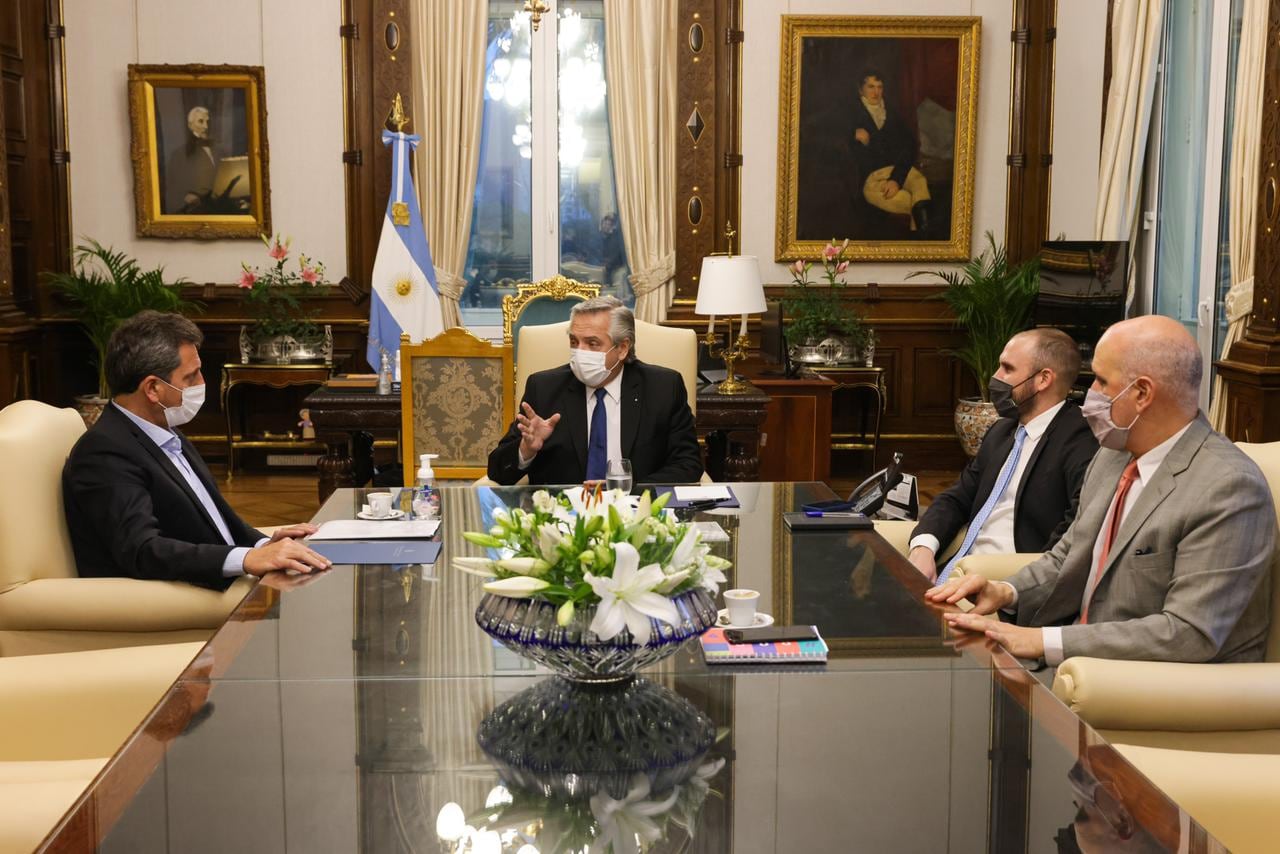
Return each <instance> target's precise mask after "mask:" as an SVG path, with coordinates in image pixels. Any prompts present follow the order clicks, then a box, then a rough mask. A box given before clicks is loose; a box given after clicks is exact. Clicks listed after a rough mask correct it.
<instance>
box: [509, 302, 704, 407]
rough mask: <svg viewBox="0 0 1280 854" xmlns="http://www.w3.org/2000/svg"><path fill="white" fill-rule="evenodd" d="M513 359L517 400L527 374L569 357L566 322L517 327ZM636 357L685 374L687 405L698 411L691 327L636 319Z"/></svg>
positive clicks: (695, 348)
mask: <svg viewBox="0 0 1280 854" xmlns="http://www.w3.org/2000/svg"><path fill="white" fill-rule="evenodd" d="M519 342H520V346H519V352H520V353H521V357H520V359H519V361H517V363H516V401H517V402H519V401H520V400H521V399H522V398H523V397H524V384H525V382H526V381H527V380H528V379H529V375H530V374H532V373H536V372H537V371H545V370H547V369H548V368H555V367H558V366H560V365H563V364H565V363H566V362H568V361H569V322H568V321H567V320H566V321H564V322H563V323H548V324H545V325H543V326H525V327H522V328H521V329H520V335H519ZM636 357H637V358H639V359H640V360H641V361H642V362H647V363H649V364H650V365H661V366H662V367H664V368H671V369H672V370H674V371H678V372H679V373H680V375H681V376H682V377H684V387H685V391H686V393H688V395H689V408H690V409H691V410H693V412H694V414H697V412H698V336H697V335H696V334H694V331H693V330H692V329H675V328H673V327H670V326H660V325H658V324H656V323H646V322H645V321H643V320H637V321H636Z"/></svg>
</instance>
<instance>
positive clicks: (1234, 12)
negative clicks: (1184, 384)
mask: <svg viewBox="0 0 1280 854" xmlns="http://www.w3.org/2000/svg"><path fill="white" fill-rule="evenodd" d="M1243 18H1244V0H1232V2H1231V48H1230V52H1229V53H1228V54H1227V57H1228V58H1227V92H1226V105H1227V110H1226V127H1225V130H1224V132H1223V135H1222V207H1221V208H1220V209H1219V211H1218V220H1219V222H1218V281H1217V285H1216V293H1217V300H1216V303H1217V310H1216V311H1215V312H1214V327H1213V357H1214V359H1217V358H1218V357H1219V356H1220V355H1222V343H1223V342H1224V341H1225V340H1226V338H1227V309H1226V304H1225V303H1226V299H1227V291H1229V290H1231V239H1230V232H1229V231H1228V228H1229V227H1230V225H1231V204H1230V200H1231V133H1232V130H1233V129H1234V127H1235V118H1236V110H1235V106H1236V74H1237V70H1238V67H1239V61H1238V60H1239V59H1240V28H1241V26H1242V24H1243ZM1209 370H1211V371H1213V373H1214V374H1215V375H1216V374H1217V372H1218V369H1217V368H1216V367H1212V366H1210V368H1209Z"/></svg>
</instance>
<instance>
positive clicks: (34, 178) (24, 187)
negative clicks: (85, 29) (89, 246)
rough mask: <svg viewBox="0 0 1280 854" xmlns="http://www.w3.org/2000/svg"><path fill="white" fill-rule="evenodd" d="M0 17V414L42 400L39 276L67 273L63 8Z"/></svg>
mask: <svg viewBox="0 0 1280 854" xmlns="http://www.w3.org/2000/svg"><path fill="white" fill-rule="evenodd" d="M3 8H4V12H3V14H0V406H4V405H6V404H8V403H10V402H11V401H13V400H16V399H19V398H24V397H31V396H33V395H34V394H36V393H37V385H38V383H37V382H36V368H37V362H36V352H37V348H38V345H39V327H38V326H37V325H36V323H35V321H34V319H33V314H34V313H35V312H36V311H37V310H38V305H39V287H38V283H39V274H40V273H41V272H43V271H45V270H61V269H66V267H67V264H68V254H69V253H68V243H69V241H68V239H67V233H68V226H67V216H68V214H67V210H68V208H67V193H66V152H65V142H64V140H65V121H64V118H63V94H64V93H63V91H62V76H61V75H62V28H61V20H62V19H61V7H60V5H59V4H58V3H57V2H56V0H54V2H46V0H7V2H5V4H4V6H3Z"/></svg>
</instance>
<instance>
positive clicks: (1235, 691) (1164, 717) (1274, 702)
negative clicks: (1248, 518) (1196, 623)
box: [1053, 442, 1280, 752]
mask: <svg viewBox="0 0 1280 854" xmlns="http://www.w3.org/2000/svg"><path fill="white" fill-rule="evenodd" d="M1237 447H1239V448H1240V450H1242V451H1244V452H1245V453H1246V454H1248V455H1249V457H1250V458H1251V459H1252V460H1253V461H1254V462H1255V463H1257V464H1258V467H1259V468H1261V469H1262V473H1263V475H1264V476H1265V477H1266V479H1267V483H1268V484H1270V485H1271V492H1272V495H1273V496H1274V495H1276V493H1277V490H1278V489H1280V442H1272V443H1269V444H1246V443H1239V444H1238V445H1237ZM1260 595H1269V596H1270V601H1271V633H1270V635H1269V636H1268V638H1267V649H1266V656H1265V661H1264V662H1261V663H1258V664H1182V663H1171V662H1161V663H1156V662H1141V661H1103V660H1101V659H1093V658H1073V659H1068V660H1067V661H1064V662H1063V663H1062V666H1060V667H1059V668H1058V675H1057V678H1056V679H1055V680H1054V688H1053V690H1054V693H1055V694H1057V695H1058V696H1059V697H1060V698H1061V699H1062V701H1063V702H1065V703H1067V704H1068V705H1069V706H1071V707H1072V709H1074V710H1075V711H1076V712H1077V714H1079V715H1080V716H1081V717H1083V718H1084V719H1085V720H1087V721H1089V722H1090V723H1091V724H1093V725H1094V726H1095V727H1100V728H1105V729H1112V728H1119V729H1127V730H1176V731H1183V732H1201V733H1203V732H1213V731H1230V732H1239V731H1241V730H1254V731H1256V730H1261V729H1267V730H1275V731H1276V733H1275V735H1276V736H1277V738H1278V739H1280V552H1278V553H1277V554H1276V555H1273V557H1272V561H1271V578H1270V584H1269V588H1268V589H1267V590H1264V591H1261V592H1260ZM1158 686H1161V690H1160V691H1159V693H1156V690H1155V689H1156V688H1157V687H1158ZM1206 700H1209V704H1208V705H1202V704H1203V703H1204V702H1205V701H1206ZM1195 709H1203V711H1204V712H1205V713H1204V714H1202V715H1201V714H1196V715H1195V716H1194V720H1193V719H1192V717H1191V715H1190V710H1195ZM1182 710H1187V711H1188V714H1186V715H1184V714H1183V712H1182ZM1215 710H1216V711H1215ZM1148 715H1151V717H1150V718H1148ZM1119 724H1123V726H1118V725H1119ZM1172 740H1173V741H1180V740H1181V741H1182V742H1184V743H1185V742H1186V741H1187V739H1178V738H1174V739H1172ZM1276 745H1277V746H1280V740H1278V741H1277V742H1276ZM1277 752H1280V751H1277Z"/></svg>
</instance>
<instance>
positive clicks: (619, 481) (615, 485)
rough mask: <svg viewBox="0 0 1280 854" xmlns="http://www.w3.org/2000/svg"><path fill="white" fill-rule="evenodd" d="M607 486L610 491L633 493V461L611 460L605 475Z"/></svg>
mask: <svg viewBox="0 0 1280 854" xmlns="http://www.w3.org/2000/svg"><path fill="white" fill-rule="evenodd" d="M605 486H606V487H608V488H609V489H621V490H622V491H623V492H630V491H631V460H609V468H608V470H607V471H606V473H605Z"/></svg>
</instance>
